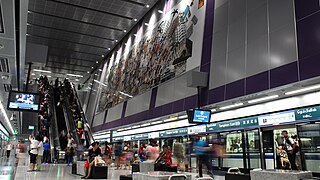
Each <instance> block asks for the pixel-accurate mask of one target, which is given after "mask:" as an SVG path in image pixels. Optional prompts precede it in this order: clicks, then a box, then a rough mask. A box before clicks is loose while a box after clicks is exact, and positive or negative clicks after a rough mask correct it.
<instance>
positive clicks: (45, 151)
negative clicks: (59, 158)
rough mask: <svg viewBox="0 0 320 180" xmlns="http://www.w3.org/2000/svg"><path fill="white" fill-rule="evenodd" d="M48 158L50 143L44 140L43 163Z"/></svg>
mask: <svg viewBox="0 0 320 180" xmlns="http://www.w3.org/2000/svg"><path fill="white" fill-rule="evenodd" d="M49 160H50V144H49V142H48V141H45V142H44V144H43V163H46V164H48V163H49Z"/></svg>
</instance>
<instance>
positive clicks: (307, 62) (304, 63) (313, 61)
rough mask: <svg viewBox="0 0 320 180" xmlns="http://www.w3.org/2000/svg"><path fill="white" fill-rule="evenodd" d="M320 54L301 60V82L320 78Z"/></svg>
mask: <svg viewBox="0 0 320 180" xmlns="http://www.w3.org/2000/svg"><path fill="white" fill-rule="evenodd" d="M319 67H320V54H317V55H315V56H311V57H307V58H305V59H300V60H299V68H300V69H299V70H300V78H301V80H305V79H309V78H313V77H316V76H320V70H319Z"/></svg>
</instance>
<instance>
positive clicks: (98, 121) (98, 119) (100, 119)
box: [92, 111, 106, 127]
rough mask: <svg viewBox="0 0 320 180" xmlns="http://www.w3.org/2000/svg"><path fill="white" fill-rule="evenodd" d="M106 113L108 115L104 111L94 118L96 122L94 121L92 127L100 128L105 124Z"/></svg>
mask: <svg viewBox="0 0 320 180" xmlns="http://www.w3.org/2000/svg"><path fill="white" fill-rule="evenodd" d="M105 113H106V112H105V111H102V112H101V113H99V114H96V115H95V116H94V120H93V123H92V127H95V126H99V125H101V124H103V122H104V115H105Z"/></svg>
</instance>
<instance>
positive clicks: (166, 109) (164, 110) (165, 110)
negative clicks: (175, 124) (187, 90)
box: [162, 103, 173, 114]
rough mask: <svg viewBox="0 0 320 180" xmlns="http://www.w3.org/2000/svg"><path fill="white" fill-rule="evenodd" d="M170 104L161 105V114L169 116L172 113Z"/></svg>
mask: <svg viewBox="0 0 320 180" xmlns="http://www.w3.org/2000/svg"><path fill="white" fill-rule="evenodd" d="M172 104H173V103H169V104H166V105H163V106H162V114H171V112H172Z"/></svg>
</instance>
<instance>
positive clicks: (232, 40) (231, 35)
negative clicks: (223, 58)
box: [228, 17, 246, 52]
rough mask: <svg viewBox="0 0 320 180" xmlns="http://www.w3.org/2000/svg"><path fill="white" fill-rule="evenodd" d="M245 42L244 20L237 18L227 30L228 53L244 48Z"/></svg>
mask: <svg viewBox="0 0 320 180" xmlns="http://www.w3.org/2000/svg"><path fill="white" fill-rule="evenodd" d="M245 40H246V18H245V17H243V18H238V20H237V21H236V22H234V23H232V24H230V23H229V29H228V51H229V52H230V51H233V50H235V49H237V48H239V47H241V46H244V44H245Z"/></svg>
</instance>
